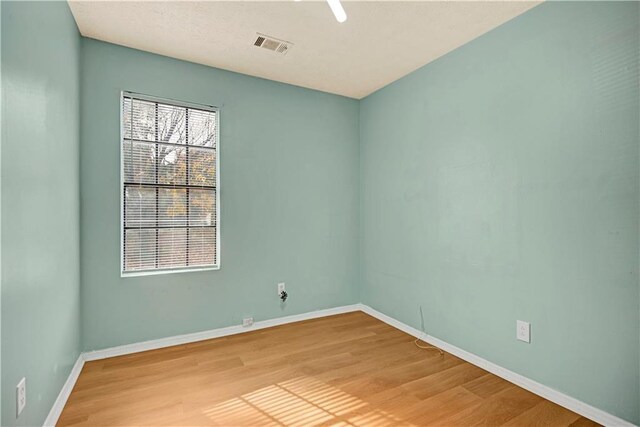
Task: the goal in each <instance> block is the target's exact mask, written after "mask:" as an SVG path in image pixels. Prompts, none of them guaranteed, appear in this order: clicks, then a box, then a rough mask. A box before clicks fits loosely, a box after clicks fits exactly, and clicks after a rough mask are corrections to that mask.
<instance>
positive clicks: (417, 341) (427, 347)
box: [413, 338, 444, 356]
mask: <svg viewBox="0 0 640 427" xmlns="http://www.w3.org/2000/svg"><path fill="white" fill-rule="evenodd" d="M420 341H422V340H421V339H420V338H416V340H415V341H414V342H413V343H414V344H415V345H416V347H418V348H421V349H423V350H437V351H438V353H440V356H444V351H442V350H441V349H439V348H438V347H436V346H433V345H431V344H427V345H420V343H419V342H420ZM423 342H425V341H423Z"/></svg>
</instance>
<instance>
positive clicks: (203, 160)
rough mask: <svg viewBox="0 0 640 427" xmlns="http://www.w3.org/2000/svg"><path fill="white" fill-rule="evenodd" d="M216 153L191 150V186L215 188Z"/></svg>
mask: <svg viewBox="0 0 640 427" xmlns="http://www.w3.org/2000/svg"><path fill="white" fill-rule="evenodd" d="M215 171H216V151H215V150H211V149H206V148H194V147H190V148H189V185H200V186H207V187H213V186H215V185H216V182H215V179H216V174H215Z"/></svg>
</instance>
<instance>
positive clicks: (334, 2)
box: [327, 0, 347, 23]
mask: <svg viewBox="0 0 640 427" xmlns="http://www.w3.org/2000/svg"><path fill="white" fill-rule="evenodd" d="M327 3H329V7H330V8H331V12H333V15H334V16H335V17H336V19H337V20H338V22H340V23H342V22H344V21H346V20H347V13H346V12H345V11H344V8H343V7H342V4H341V3H340V0H327Z"/></svg>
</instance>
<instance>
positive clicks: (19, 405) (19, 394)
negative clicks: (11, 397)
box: [16, 378, 27, 416]
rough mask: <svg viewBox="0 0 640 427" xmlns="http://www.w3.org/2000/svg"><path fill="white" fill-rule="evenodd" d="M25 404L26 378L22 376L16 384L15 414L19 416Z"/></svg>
mask: <svg viewBox="0 0 640 427" xmlns="http://www.w3.org/2000/svg"><path fill="white" fill-rule="evenodd" d="M25 406H27V379H26V378H22V379H21V380H20V382H19V383H18V385H17V386H16V416H20V414H21V413H22V411H23V410H24V407H25Z"/></svg>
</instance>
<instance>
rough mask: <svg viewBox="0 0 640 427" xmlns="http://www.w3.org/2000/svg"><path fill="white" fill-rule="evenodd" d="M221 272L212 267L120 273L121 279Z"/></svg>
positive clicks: (216, 267)
mask: <svg viewBox="0 0 640 427" xmlns="http://www.w3.org/2000/svg"><path fill="white" fill-rule="evenodd" d="M216 270H220V266H219V265H216V266H210V267H193V268H179V269H172V270H169V269H167V270H149V271H128V272H123V271H121V272H120V277H122V278H125V277H144V276H158V275H164V274H176V273H191V272H195V271H216Z"/></svg>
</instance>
